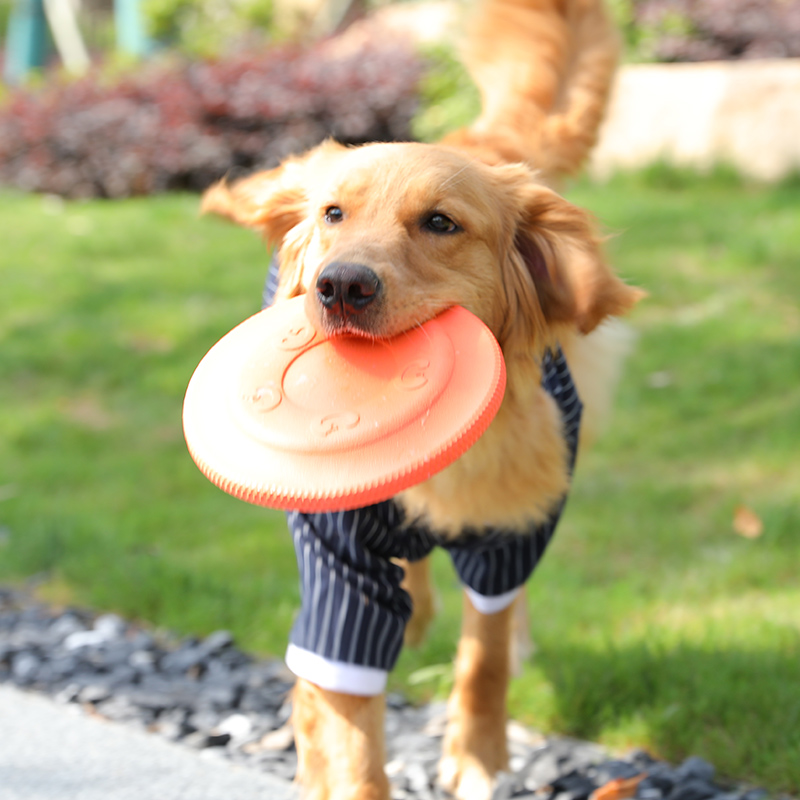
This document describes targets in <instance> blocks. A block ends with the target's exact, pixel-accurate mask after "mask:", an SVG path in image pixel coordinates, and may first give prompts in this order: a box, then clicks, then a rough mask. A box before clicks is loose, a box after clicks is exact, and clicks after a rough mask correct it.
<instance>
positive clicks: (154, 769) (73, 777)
mask: <svg viewBox="0 0 800 800" xmlns="http://www.w3.org/2000/svg"><path fill="white" fill-rule="evenodd" d="M232 799H233V800H297V794H296V792H295V790H294V788H292V787H291V786H289V785H287V784H286V783H285V782H283V781H278V780H276V779H274V778H270V777H269V776H268V775H264V774H262V773H260V772H257V771H256V770H252V769H248V768H246V767H240V766H238V765H236V764H233V763H231V762H230V761H225V760H223V759H221V758H219V759H218V758H208V757H204V756H201V755H200V753H195V752H193V751H192V750H189V749H188V748H186V747H181V746H179V745H176V744H172V743H171V742H168V741H166V740H165V739H162V738H160V737H158V736H156V735H151V734H148V733H145V732H144V731H139V730H135V729H132V728H128V727H125V726H124V725H118V724H115V723H112V722H105V721H103V720H100V719H95V718H92V717H89V716H87V715H85V714H83V713H82V712H81V711H80V710H79V709H77V708H75V707H71V706H62V705H58V704H57V703H55V702H54V701H53V700H51V699H49V698H47V697H42V696H40V695H35V694H28V693H25V692H22V691H20V690H18V689H15V688H13V687H11V686H4V685H0V800H232Z"/></svg>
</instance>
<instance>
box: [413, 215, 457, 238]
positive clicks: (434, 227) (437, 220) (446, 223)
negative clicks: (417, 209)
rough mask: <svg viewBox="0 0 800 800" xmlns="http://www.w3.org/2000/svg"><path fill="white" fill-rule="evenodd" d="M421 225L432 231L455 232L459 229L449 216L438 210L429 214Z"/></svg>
mask: <svg viewBox="0 0 800 800" xmlns="http://www.w3.org/2000/svg"><path fill="white" fill-rule="evenodd" d="M422 227H423V228H425V229H426V230H429V231H431V232H432V233H456V232H457V231H460V230H461V228H459V227H458V225H456V223H455V222H453V220H451V219H450V217H448V216H446V215H445V214H439V213H438V212H437V213H435V214H431V215H430V216H429V217H428V218H427V219H426V220H425V222H424V223H423V225H422Z"/></svg>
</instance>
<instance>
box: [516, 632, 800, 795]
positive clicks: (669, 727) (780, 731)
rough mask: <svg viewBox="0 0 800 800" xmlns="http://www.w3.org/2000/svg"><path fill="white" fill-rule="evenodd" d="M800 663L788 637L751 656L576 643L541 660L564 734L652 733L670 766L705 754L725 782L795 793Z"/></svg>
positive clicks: (798, 645)
mask: <svg viewBox="0 0 800 800" xmlns="http://www.w3.org/2000/svg"><path fill="white" fill-rule="evenodd" d="M766 624H768V623H765V625H766ZM798 663H800V633H798V632H797V631H787V630H786V629H783V630H782V631H781V633H780V635H779V637H778V639H776V642H775V646H773V647H771V648H764V647H760V648H757V649H754V650H752V651H745V650H742V649H738V650H737V649H726V650H725V651H724V652H722V651H718V652H714V651H709V650H705V649H703V648H702V647H700V646H697V645H692V644H687V643H678V644H676V645H674V646H670V647H667V646H659V645H657V644H647V643H645V644H633V645H630V646H626V645H618V644H608V645H606V646H605V647H602V648H597V647H582V646H581V645H580V644H575V643H567V644H562V645H560V646H554V647H548V648H543V649H542V652H540V653H539V654H537V656H536V664H537V666H538V667H539V668H540V669H541V670H542V671H543V672H544V673H545V675H546V676H547V678H548V680H549V682H550V684H551V686H552V689H553V692H554V714H555V715H556V718H557V719H556V722H557V726H558V728H559V729H560V730H562V731H564V732H565V733H567V734H569V735H572V736H576V737H579V738H582V739H588V740H598V739H601V738H603V737H604V736H605V738H606V739H608V738H609V736H608V734H609V733H610V732H612V736H611V737H610V738H611V740H612V741H613V740H614V739H615V738H616V739H624V738H625V736H624V732H625V731H626V730H628V731H630V732H631V733H633V734H634V735H635V736H637V737H638V736H641V735H642V734H644V736H645V738H646V740H647V746H648V747H649V748H650V750H651V751H652V752H653V753H654V754H656V755H658V756H660V757H662V758H666V759H668V760H670V761H673V762H677V761H680V760H682V759H683V758H685V757H687V756H688V755H700V756H702V757H704V758H706V759H708V760H709V761H710V762H711V763H713V764H714V765H715V766H716V768H717V770H718V773H719V774H720V776H723V777H727V778H730V779H733V780H737V781H742V780H744V781H748V780H749V781H753V782H760V783H761V784H762V785H764V784H766V786H767V788H769V789H770V790H771V791H776V792H792V793H797V791H798V790H800V671H799V670H798ZM512 713H513V712H512ZM614 731H617V732H619V733H621V734H622V735H621V736H617V737H614V736H613V732H614ZM754 776H758V779H756V778H755V777H754Z"/></svg>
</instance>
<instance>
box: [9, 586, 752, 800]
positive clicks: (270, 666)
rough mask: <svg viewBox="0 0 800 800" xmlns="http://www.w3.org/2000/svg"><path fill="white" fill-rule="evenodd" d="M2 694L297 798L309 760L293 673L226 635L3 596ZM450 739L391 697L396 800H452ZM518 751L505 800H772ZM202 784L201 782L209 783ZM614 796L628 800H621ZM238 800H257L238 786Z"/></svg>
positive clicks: (527, 746) (661, 768)
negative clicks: (52, 704) (444, 767)
mask: <svg viewBox="0 0 800 800" xmlns="http://www.w3.org/2000/svg"><path fill="white" fill-rule="evenodd" d="M4 682H7V683H9V684H11V685H15V686H17V687H21V688H23V689H27V690H30V691H32V692H38V693H43V694H46V695H49V696H51V697H52V698H54V699H55V701H56V702H57V703H61V704H69V705H71V706H75V707H78V708H82V709H83V710H84V711H85V712H87V713H88V714H91V715H94V716H99V717H102V718H104V719H108V720H112V721H115V722H119V723H124V724H125V725H126V726H128V727H132V728H136V729H140V730H143V731H148V732H150V733H155V734H157V735H159V736H161V737H163V738H164V739H167V740H169V741H170V742H173V743H176V746H177V747H180V748H181V749H182V751H183V752H185V753H187V754H188V753H190V752H191V750H195V751H199V752H201V753H202V754H203V755H205V756H206V759H209V758H210V759H212V760H219V759H225V760H228V761H230V762H232V764H235V765H239V766H242V767H244V768H249V769H254V770H257V771H259V772H260V773H262V774H264V775H267V776H269V778H270V780H276V779H277V781H278V784H279V785H281V786H284V787H286V788H287V789H288V787H289V782H290V781H291V780H292V778H293V777H294V772H295V768H296V763H297V761H296V754H295V751H294V742H293V738H292V731H291V728H290V726H289V725H288V720H289V715H290V711H291V708H290V701H289V692H290V689H291V686H292V676H291V675H290V674H289V673H288V672H287V671H286V669H285V667H284V665H283V663H282V662H279V661H263V660H256V659H253V658H251V657H250V656H248V655H247V654H245V653H243V652H241V651H240V650H238V649H237V648H236V647H235V645H234V642H233V640H232V638H231V636H230V634H229V633H227V632H225V631H218V632H216V633H213V634H211V635H210V636H208V637H206V638H205V639H202V640H198V639H184V640H180V641H178V640H173V639H169V638H166V637H161V636H159V635H156V634H154V633H153V632H152V631H149V630H146V629H144V628H141V627H137V626H134V625H131V624H129V623H127V622H125V621H124V620H122V619H121V618H120V617H118V616H116V615H113V614H105V615H101V616H93V615H91V614H89V613H87V612H84V611H81V610H75V609H69V610H60V611H54V610H53V609H51V608H49V607H46V606H43V605H40V604H37V603H35V602H33V601H31V600H30V599H29V598H28V597H27V596H26V595H23V594H21V593H18V592H15V591H12V590H8V589H0V684H2V683H4ZM443 729H444V706H443V704H438V703H434V704H430V705H427V706H423V707H414V706H411V705H410V704H408V703H407V702H406V701H405V700H404V699H403V698H402V697H400V696H398V695H390V696H389V698H388V712H387V742H388V747H389V763H388V764H387V772H388V773H389V776H390V779H391V782H392V798H393V800H404V799H405V798H408V799H409V800H410V799H411V798H414V800H444V799H445V798H447V797H449V795H447V794H446V793H444V792H443V791H442V790H441V789H439V788H438V786H436V783H435V772H436V764H437V761H438V758H439V753H440V750H441V737H442V734H443ZM9 733H11V734H12V735H13V734H14V731H11V732H9V731H8V730H6V731H5V735H6V736H8V735H9ZM18 733H20V735H23V736H24V735H25V732H24V731H19V732H18ZM509 740H510V751H511V764H510V766H511V771H510V772H509V773H504V774H502V775H501V776H500V780H499V781H498V785H497V788H496V790H495V793H494V798H493V800H510V798H518V799H519V800H523V799H524V798H528V800H534V799H535V800H587V798H589V797H590V796H591V795H592V794H593V793H594V792H596V790H598V789H599V788H600V787H604V786H607V785H609V783H610V782H611V781H616V783H614V784H610V785H609V786H607V789H606V792H605V794H603V795H602V796H600V795H599V794H597V795H595V797H594V798H593V800H620V798H623V797H632V796H635V797H636V798H640V800H710V798H714V800H761V799H762V798H764V797H765V795H766V793H765V792H763V791H761V790H758V789H742V788H738V789H733V788H731V787H726V786H723V785H721V784H720V783H719V782H718V781H717V780H716V779H715V774H714V767H713V766H712V765H711V764H709V763H708V762H706V761H704V760H702V759H700V758H694V757H693V758H689V759H687V760H686V761H684V762H683V763H682V764H680V765H669V764H666V763H664V762H661V761H657V760H655V759H653V758H652V757H650V756H649V755H648V754H647V753H645V752H643V751H636V752H633V753H630V754H628V755H627V756H626V757H624V758H612V757H611V756H610V755H609V754H608V753H606V752H605V751H604V750H602V749H601V748H599V747H598V746H596V745H594V744H590V743H586V742H580V741H574V740H568V739H559V738H552V739H544V738H543V737H541V736H540V735H538V734H536V733H534V732H532V731H530V730H528V729H526V728H524V727H523V726H521V725H519V724H517V723H513V722H512V723H510V724H509ZM2 765H3V761H2V758H0V767H2ZM153 769H154V770H156V771H157V766H156V765H155V763H154V766H153ZM642 776H644V777H642ZM632 779H633V780H632ZM197 780H198V782H202V781H203V779H202V777H201V776H200V775H199V774H198V778H197ZM1 785H2V781H0V786H1ZM198 785H207V783H205V784H203V783H198ZM276 785H277V784H276ZM612 788H613V789H615V790H616V791H614V792H611V793H609V791H608V790H609V789H612ZM0 796H2V792H0ZM20 796H21V795H20ZM31 796H33V795H31ZM54 796H57V795H54ZM62 796H66V795H62ZM161 796H162V795H161V794H159V797H161ZM163 796H166V795H163ZM205 796H206V795H202V797H205ZM230 796H241V797H244V796H246V795H245V793H240V794H237V790H235V789H234V788H233V787H232V788H231V792H230ZM266 796H276V795H275V793H274V792H273V794H272V795H266ZM37 797H38V795H37ZM197 797H198V798H199V797H201V795H197Z"/></svg>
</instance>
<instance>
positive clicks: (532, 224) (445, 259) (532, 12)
mask: <svg viewBox="0 0 800 800" xmlns="http://www.w3.org/2000/svg"><path fill="white" fill-rule="evenodd" d="M616 55H617V39H616V35H615V33H614V31H613V29H612V26H611V25H610V23H609V22H608V19H607V17H606V13H605V11H604V10H603V8H602V6H601V5H600V2H599V0H485V3H484V5H483V6H482V7H481V8H480V9H479V10H478V11H477V12H476V17H475V19H474V21H473V24H472V28H471V34H470V36H469V40H468V45H467V49H466V62H467V65H468V67H469V69H470V71H471V73H472V75H473V77H474V79H475V81H476V83H477V84H478V86H479V88H480V90H481V94H482V98H483V112H482V114H481V116H480V118H479V119H478V120H477V121H476V122H475V123H474V124H473V125H471V126H470V127H469V128H468V129H465V130H461V131H457V132H455V133H453V134H452V135H450V136H448V137H446V138H445V139H444V140H443V141H442V142H441V143H439V144H437V145H429V144H418V143H402V144H372V145H365V146H362V147H358V148H345V147H342V146H340V145H338V144H335V143H333V142H327V143H324V144H322V145H321V146H319V147H318V148H316V149H314V150H312V151H311V152H309V153H306V154H305V155H301V156H297V157H293V158H290V159H288V160H287V161H286V162H285V163H284V164H283V165H281V166H280V167H278V168H276V169H273V170H271V171H268V172H262V173H258V174H255V175H252V176H250V177H248V178H245V179H243V180H240V181H237V182H234V183H232V184H229V183H227V182H224V181H223V182H221V183H220V184H218V185H216V186H214V187H212V188H211V189H210V190H209V191H208V192H207V194H206V195H205V198H204V203H203V208H204V210H206V211H212V212H215V213H218V214H222V215H226V216H228V217H230V218H231V219H233V220H235V221H236V222H238V223H240V224H243V225H245V226H248V227H251V228H253V229H255V230H257V231H259V232H261V233H262V235H263V236H264V237H265V239H266V240H267V242H268V243H269V244H270V245H271V246H274V247H276V248H277V250H278V258H279V264H280V283H279V288H278V295H277V296H278V301H280V299H281V298H289V297H294V296H297V295H300V294H305V296H306V301H305V302H306V310H307V313H308V315H309V317H310V318H311V319H312V320H313V321H314V322H315V324H316V325H317V326H318V327H319V328H320V329H321V330H323V331H325V332H326V333H328V334H329V335H340V334H348V335H363V336H369V337H377V338H380V337H389V336H392V335H394V334H397V333H399V332H402V331H405V330H407V329H409V328H411V327H413V326H416V325H419V324H420V323H422V322H424V321H426V320H428V319H430V318H432V317H434V316H435V315H437V314H438V313H440V312H441V311H443V310H444V309H446V308H448V307H450V306H453V305H461V306H464V307H465V308H467V309H468V310H470V311H471V312H472V313H474V314H476V315H477V316H478V317H480V319H482V320H483V321H484V322H485V323H486V324H487V325H488V327H489V328H490V329H491V331H492V332H493V333H494V335H495V336H496V338H497V340H498V341H499V343H500V345H501V347H502V350H503V354H504V357H505V361H506V368H507V380H508V382H507V389H506V393H505V397H504V400H503V403H502V406H501V408H500V410H499V412H498V414H497V416H496V418H495V419H494V421H493V422H492V424H491V425H490V426H489V429H488V430H487V432H486V433H485V434H484V435H483V437H482V438H481V439H480V440H479V441H478V442H477V444H476V445H475V446H474V447H473V448H472V449H471V450H469V451H468V452H467V453H466V454H465V455H463V456H462V457H461V458H460V459H458V460H457V461H456V462H455V463H454V464H453V465H451V466H450V467H448V468H447V469H445V470H443V471H442V472H440V473H439V474H437V475H435V476H434V477H432V478H431V479H429V480H427V481H426V482H424V483H422V484H420V485H418V486H416V487H414V488H412V489H409V490H407V491H405V492H403V493H402V494H401V495H400V496H399V497H398V498H397V502H398V503H399V504H400V506H401V507H402V508H403V509H404V510H405V511H406V513H407V514H408V515H409V518H413V519H420V520H423V521H424V523H425V524H426V525H427V526H428V527H429V528H430V530H433V531H436V532H437V535H439V536H440V537H443V538H444V539H448V538H450V539H453V540H457V538H458V537H459V535H460V534H461V533H462V532H463V531H464V530H465V529H469V530H471V531H475V530H482V529H491V528H500V529H503V530H523V529H525V527H526V526H529V525H531V524H538V523H541V522H542V521H543V520H546V519H547V518H548V515H549V514H551V513H552V511H553V508H554V506H556V505H557V504H558V503H559V502H560V501H561V500H562V498H564V497H565V495H566V493H567V491H568V489H569V483H570V474H571V463H570V454H569V452H568V447H567V445H566V443H565V436H564V422H563V420H562V416H561V414H560V412H559V408H558V406H557V405H556V403H555V402H554V400H553V397H552V396H551V395H550V394H549V393H548V392H547V391H545V390H544V388H543V386H542V358H543V356H544V354H545V353H546V352H547V351H548V350H549V349H552V348H555V347H558V348H560V349H561V351H562V352H563V353H564V354H565V356H566V361H567V362H568V363H569V365H570V368H571V371H572V374H573V376H574V379H575V384H576V385H577V386H578V390H579V393H580V395H581V399H582V401H583V403H584V407H585V415H584V416H585V421H584V428H583V431H584V432H583V433H582V434H581V435H582V437H584V436H585V431H586V429H587V428H591V427H592V414H593V412H594V410H595V409H596V408H600V407H602V406H603V405H605V404H606V403H607V399H608V395H609V389H610V386H611V384H612V383H613V378H614V374H613V373H614V371H615V367H614V363H613V362H614V360H613V359H612V358H609V357H608V353H609V352H610V349H609V346H608V336H607V334H606V331H607V326H606V325H604V324H602V323H604V322H605V321H606V320H608V319H609V318H611V317H616V316H618V315H621V314H623V313H625V312H626V311H628V310H629V309H630V308H631V307H632V306H633V305H634V303H635V302H636V301H637V300H638V298H639V296H640V292H639V291H638V290H636V289H634V288H631V287H629V286H627V285H625V284H624V283H623V282H622V281H621V280H619V279H618V278H617V277H616V276H615V275H614V274H613V272H612V271H611V269H610V268H609V266H608V265H607V263H606V262H605V260H604V258H603V254H602V252H601V248H600V243H599V240H598V236H597V234H596V233H595V231H594V228H593V224H592V221H591V219H590V218H589V217H588V215H587V214H586V213H585V212H584V211H582V210H580V209H579V208H577V207H575V206H574V205H572V204H571V203H569V202H567V201H566V200H564V199H563V198H562V197H561V196H559V194H557V192H556V191H555V190H554V188H553V187H554V186H556V185H557V182H558V179H559V177H560V176H562V175H564V174H566V173H569V172H572V171H574V170H576V169H577V168H578V167H579V166H580V164H581V163H582V161H583V159H584V158H585V156H586V155H587V153H588V151H589V150H590V148H591V146H592V144H593V143H594V140H595V137H596V135H597V128H598V125H599V122H600V120H601V118H602V113H603V109H604V106H605V101H606V95H607V92H608V89H609V84H610V80H611V77H612V74H613V71H614V68H615V63H616ZM611 350H613V348H611ZM405 567H406V570H407V572H406V579H405V584H404V586H405V588H406V589H407V590H408V591H409V592H410V594H411V595H412V598H413V601H414V616H413V618H412V620H411V623H410V625H409V627H408V629H407V634H406V635H407V639H414V638H417V637H418V636H419V635H420V634H421V632H422V631H423V630H424V627H425V625H426V623H427V620H428V618H429V617H430V614H431V609H432V602H431V599H430V598H431V593H430V588H429V586H428V584H427V569H426V566H425V562H424V561H419V562H416V563H413V564H409V563H406V564H405ZM514 605H515V604H514V603H513V602H512V603H511V604H510V605H506V606H505V607H504V608H502V609H500V610H499V611H495V612H492V613H488V612H485V611H480V610H478V609H477V608H476V607H475V603H474V602H473V600H472V599H471V598H470V596H469V595H468V594H465V599H464V618H463V627H462V635H461V639H460V643H459V646H458V653H457V659H456V672H455V687H454V690H453V693H452V696H451V699H450V702H449V705H448V715H449V719H448V726H447V731H446V736H445V740H444V745H443V748H444V752H443V756H442V761H441V764H440V780H441V782H442V784H443V785H444V786H445V788H447V789H448V790H449V791H451V792H452V793H453V794H454V795H455V796H456V797H457V798H459V799H460V800H488V798H490V796H491V791H492V784H493V776H494V775H495V773H496V772H497V771H498V770H501V769H503V768H504V767H505V766H506V760H507V755H506V740H505V722H506V710H505V704H506V688H507V683H508V678H509V670H510V662H509V650H510V640H511V637H512V625H513V618H514ZM517 605H518V603H517ZM293 702H294V710H293V724H294V728H295V735H296V740H297V748H298V754H299V772H298V780H299V781H300V783H301V784H302V785H303V787H304V789H305V791H306V792H307V795H308V797H310V798H312V800H387V798H388V797H389V787H388V782H387V778H386V776H385V773H384V770H383V763H384V737H383V731H382V718H383V697H382V695H381V694H380V693H378V694H374V693H369V692H363V693H362V692H357V691H352V692H351V691H336V690H331V689H330V688H324V686H323V685H319V684H318V683H317V682H315V681H312V680H308V679H306V678H303V677H301V678H299V679H298V682H297V686H296V689H295V693H294V701H293Z"/></svg>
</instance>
